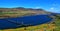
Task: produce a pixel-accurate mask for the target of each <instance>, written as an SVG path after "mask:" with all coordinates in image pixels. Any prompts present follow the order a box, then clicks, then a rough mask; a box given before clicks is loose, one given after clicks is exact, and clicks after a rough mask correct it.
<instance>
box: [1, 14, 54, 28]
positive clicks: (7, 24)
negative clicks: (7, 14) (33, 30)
mask: <svg viewBox="0 0 60 31" xmlns="http://www.w3.org/2000/svg"><path fill="white" fill-rule="evenodd" d="M52 19H53V18H51V17H49V16H48V15H34V16H23V17H16V18H5V19H0V29H6V28H15V27H19V26H18V25H21V24H26V25H28V24H30V25H39V24H44V23H47V22H50V21H52Z"/></svg>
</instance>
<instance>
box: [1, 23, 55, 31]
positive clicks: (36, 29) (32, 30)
mask: <svg viewBox="0 0 60 31" xmlns="http://www.w3.org/2000/svg"><path fill="white" fill-rule="evenodd" d="M53 25H54V24H50V26H49V25H48V24H42V25H37V26H29V27H26V30H24V27H22V28H16V29H6V30H0V31H44V30H46V31H51V30H53V29H54V28H55V26H53Z"/></svg>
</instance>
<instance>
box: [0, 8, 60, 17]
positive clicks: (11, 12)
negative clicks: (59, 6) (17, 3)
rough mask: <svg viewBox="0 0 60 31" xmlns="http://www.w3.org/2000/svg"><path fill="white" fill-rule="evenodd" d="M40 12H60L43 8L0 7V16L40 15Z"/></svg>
mask: <svg viewBox="0 0 60 31" xmlns="http://www.w3.org/2000/svg"><path fill="white" fill-rule="evenodd" d="M40 14H48V15H49V14H50V15H60V13H52V12H48V11H45V10H44V9H32V8H24V7H16V8H0V17H3V16H6V17H7V16H10V17H17V16H24V15H40Z"/></svg>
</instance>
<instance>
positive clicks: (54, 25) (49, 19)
mask: <svg viewBox="0 0 60 31" xmlns="http://www.w3.org/2000/svg"><path fill="white" fill-rule="evenodd" d="M0 23H1V24H0V30H1V31H45V30H46V31H60V25H59V24H60V14H59V13H52V12H48V11H45V10H44V9H32V8H23V7H16V8H0ZM7 23H8V24H7Z"/></svg>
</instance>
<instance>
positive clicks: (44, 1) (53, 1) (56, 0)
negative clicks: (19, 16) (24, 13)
mask: <svg viewBox="0 0 60 31" xmlns="http://www.w3.org/2000/svg"><path fill="white" fill-rule="evenodd" d="M0 7H5V8H12V7H25V8H42V9H45V10H46V11H50V12H56V13H60V0H0Z"/></svg>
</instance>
